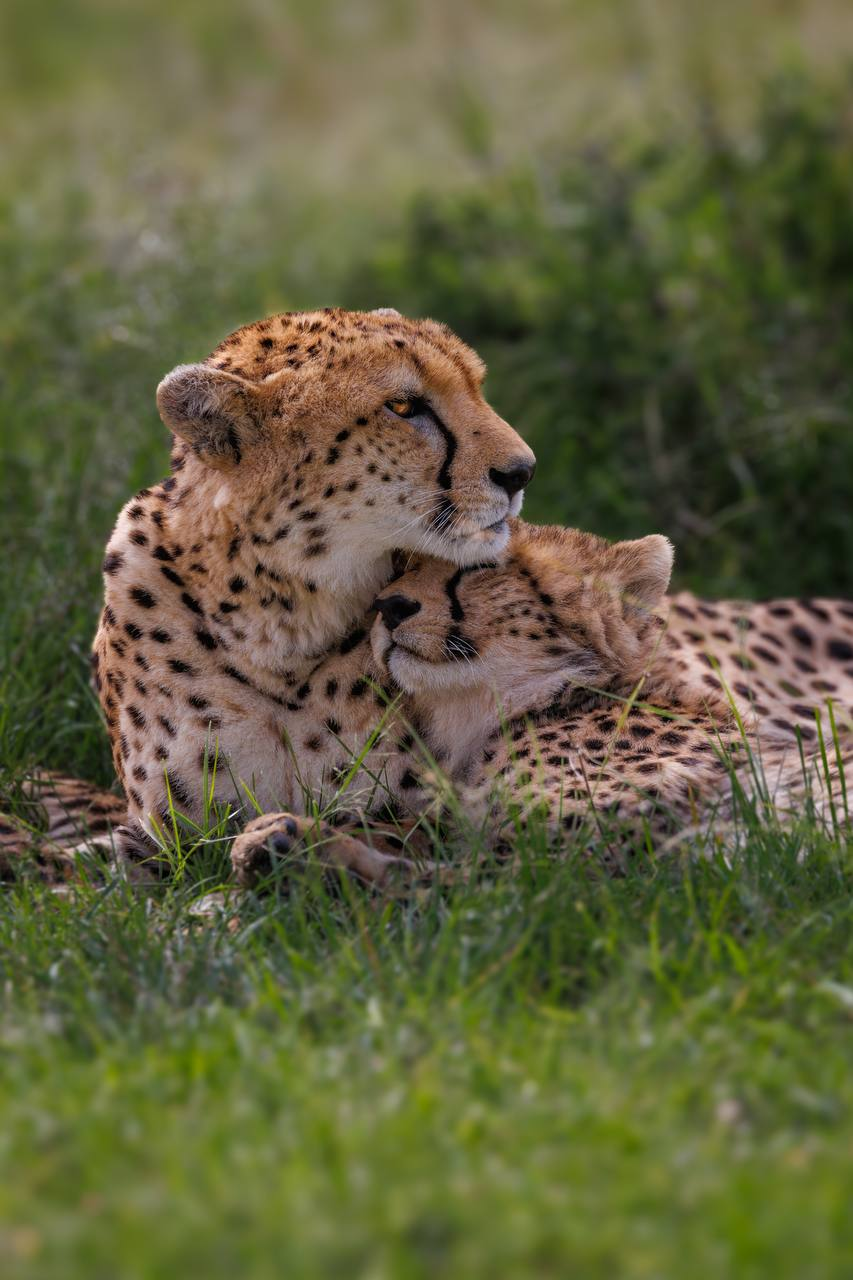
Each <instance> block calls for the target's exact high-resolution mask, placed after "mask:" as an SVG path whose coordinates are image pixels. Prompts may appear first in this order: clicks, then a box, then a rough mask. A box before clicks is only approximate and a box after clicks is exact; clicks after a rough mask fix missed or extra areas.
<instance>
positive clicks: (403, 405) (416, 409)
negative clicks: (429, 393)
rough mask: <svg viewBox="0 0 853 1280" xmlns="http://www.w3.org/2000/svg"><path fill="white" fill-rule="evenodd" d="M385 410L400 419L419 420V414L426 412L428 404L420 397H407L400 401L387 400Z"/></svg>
mask: <svg viewBox="0 0 853 1280" xmlns="http://www.w3.org/2000/svg"><path fill="white" fill-rule="evenodd" d="M385 408H386V409H390V410H391V412H392V413H396V415H397V417H398V418H417V417H418V415H419V414H421V413H425V412H426V409H427V404H426V401H425V400H422V399H421V398H420V396H407V397H405V398H402V397H401V398H400V399H398V400H386V401H385Z"/></svg>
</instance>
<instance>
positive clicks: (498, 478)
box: [489, 462, 536, 498]
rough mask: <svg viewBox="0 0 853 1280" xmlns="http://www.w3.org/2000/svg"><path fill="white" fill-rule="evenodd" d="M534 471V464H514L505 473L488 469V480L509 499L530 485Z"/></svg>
mask: <svg viewBox="0 0 853 1280" xmlns="http://www.w3.org/2000/svg"><path fill="white" fill-rule="evenodd" d="M535 470H536V463H535V462H515V463H513V464H512V465H511V466H509V467H508V468H507V469H506V471H498V469H497V467H490V468H489V479H490V480H491V481H492V482H493V483H494V484H496V485H497V486H498V488H500V489H504V490H505V491H506V493H507V494H508V496H509V497H510V498H511V497H512V496H513V494H515V493H518V492H519V490H520V489H524V488H525V487H526V486H527V485H529V484H530V481H531V480H532V479H533V473H534V471H535Z"/></svg>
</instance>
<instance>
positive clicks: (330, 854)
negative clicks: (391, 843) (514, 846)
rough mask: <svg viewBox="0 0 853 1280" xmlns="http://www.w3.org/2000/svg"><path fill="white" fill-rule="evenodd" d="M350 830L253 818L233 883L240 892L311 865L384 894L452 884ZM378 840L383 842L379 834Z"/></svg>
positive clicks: (235, 853) (429, 865)
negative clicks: (278, 872)
mask: <svg viewBox="0 0 853 1280" xmlns="http://www.w3.org/2000/svg"><path fill="white" fill-rule="evenodd" d="M351 830H352V829H350V830H347V829H345V828H341V827H333V826H332V825H331V823H329V822H324V821H323V820H321V819H314V818H305V817H298V816H297V815H296V814H292V813H265V814H263V815H262V816H261V817H260V818H254V819H253V820H252V821H251V822H250V823H249V824H248V825H247V826H246V828H245V830H244V831H243V832H242V833H241V834H240V835H239V836H237V838H236V840H235V841H234V845H233V848H232V850H231V866H232V868H233V871H234V877H235V879H236V881H237V883H238V884H239V885H241V886H242V887H243V888H252V887H254V886H255V885H257V884H259V883H261V882H262V881H264V880H267V879H270V878H271V877H272V876H273V875H274V874H275V873H276V872H277V871H278V870H281V872H282V873H283V875H284V876H285V877H286V876H287V874H288V871H289V870H291V869H292V870H294V871H299V870H302V869H304V868H305V867H307V866H308V865H310V863H311V861H313V862H314V863H315V865H317V866H319V867H321V868H322V869H323V870H324V871H326V872H330V873H333V872H342V871H343V872H347V873H349V874H350V875H351V876H352V877H353V878H354V879H355V880H357V881H359V882H360V883H361V884H364V885H368V886H370V887H371V888H374V889H377V890H380V891H382V892H386V893H388V892H393V891H399V892H405V891H406V890H409V889H412V888H415V887H416V886H418V885H427V884H432V883H436V882H438V883H442V884H444V883H447V882H448V881H449V879H450V878H451V875H452V873H451V869H450V868H447V867H441V866H439V865H438V864H437V863H435V862H432V861H429V860H424V861H423V862H415V861H414V860H413V859H412V858H407V857H404V856H402V855H400V854H396V853H384V852H383V851H382V850H381V849H378V848H376V847H374V845H372V844H368V843H367V841H366V840H364V839H361V838H360V836H358V835H354V834H351ZM355 830H359V831H363V830H364V829H363V828H355ZM377 836H378V840H379V842H380V843H381V842H383V839H384V833H383V832H382V831H381V830H379V831H378V832H377Z"/></svg>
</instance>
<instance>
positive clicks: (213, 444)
mask: <svg viewBox="0 0 853 1280" xmlns="http://www.w3.org/2000/svg"><path fill="white" fill-rule="evenodd" d="M255 396H256V388H255V387H254V386H253V385H252V383H250V382H246V381H245V379H243V378H238V377H237V376H236V374H233V373H225V372H224V371H223V370H222V369H212V368H211V367H210V365H206V364H179V365H178V367H177V369H173V370H172V372H171V373H168V374H167V375H166V377H165V378H164V379H163V381H162V382H161V383H160V385H159V387H158V388H157V408H158V409H159V410H160V417H161V418H162V419H163V421H164V422H165V424H166V426H167V427H168V428H169V430H170V431H173V432H174V433H175V435H178V436H181V437H182V438H183V439H184V440H187V441H188V442H189V443H190V444H191V445H192V447H193V449H194V451H195V452H196V453H197V454H198V456H199V457H200V458H201V459H202V460H203V461H204V462H207V463H209V465H210V466H213V467H220V468H221V467H230V466H236V465H237V464H238V463H239V462H240V461H241V459H242V457H243V452H244V450H245V448H246V446H247V444H249V443H250V442H251V441H252V439H253V438H256V437H257V427H256V423H255V414H254V412H253V410H254V407H255V406H254V404H253V401H254V399H255Z"/></svg>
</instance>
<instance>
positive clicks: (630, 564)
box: [610, 533, 675, 609]
mask: <svg viewBox="0 0 853 1280" xmlns="http://www.w3.org/2000/svg"><path fill="white" fill-rule="evenodd" d="M674 559H675V549H674V547H673V545H672V543H671V542H670V540H669V538H664V537H663V535H662V534H659V533H652V534H649V536H648V537H647V538H636V539H635V540H634V541H633V542H615V543H614V544H613V546H612V547H611V548H610V564H611V567H612V569H613V571H614V576H615V578H616V581H617V583H618V586H619V590H620V591H621V593H622V595H623V596H624V597H625V599H626V600H627V601H628V602H629V603H631V604H634V605H636V606H637V607H638V608H641V609H654V608H655V607H656V606H657V605H659V604H660V602H661V600H662V599H663V597H664V596H665V595H666V591H667V588H668V586H669V579H670V575H671V574H672V563H673V560H674Z"/></svg>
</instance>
